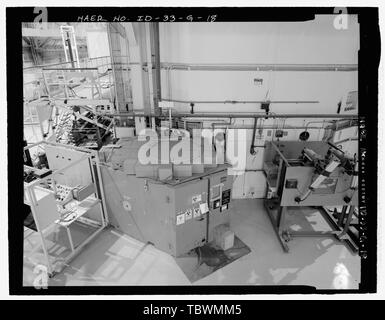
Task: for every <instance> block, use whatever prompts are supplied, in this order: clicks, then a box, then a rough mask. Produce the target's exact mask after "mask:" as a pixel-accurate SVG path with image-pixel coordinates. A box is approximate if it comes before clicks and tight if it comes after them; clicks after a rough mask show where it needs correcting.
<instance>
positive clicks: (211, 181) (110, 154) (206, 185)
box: [99, 137, 234, 257]
mask: <svg viewBox="0 0 385 320" xmlns="http://www.w3.org/2000/svg"><path fill="white" fill-rule="evenodd" d="M176 143H177V141H171V142H170V148H172V147H173V145H175V144H176ZM143 144H144V142H142V141H138V138H137V137H135V138H126V139H120V140H119V141H118V142H117V143H116V144H114V145H107V146H104V147H103V148H102V149H101V150H100V151H99V154H100V161H101V164H102V165H101V172H102V178H103V185H104V192H105V195H106V206H107V211H108V214H109V221H110V224H112V225H113V226H115V227H116V228H118V229H119V230H121V231H122V232H124V233H126V234H128V235H130V236H132V237H134V238H136V239H138V240H140V241H142V242H145V243H147V242H150V243H152V244H154V245H155V247H157V248H158V249H160V250H162V251H165V252H167V253H169V254H171V255H172V256H175V257H178V256H181V255H183V254H185V253H188V252H189V251H190V250H192V249H194V248H197V247H200V246H203V245H204V244H206V243H210V242H212V241H214V237H216V236H215V235H217V234H218V232H219V231H220V230H222V231H226V230H227V231H229V230H228V228H229V223H230V214H231V204H230V201H231V187H232V177H231V176H228V174H227V169H228V166H227V165H226V164H218V165H217V164H216V163H211V164H194V161H191V163H192V164H175V163H173V162H171V163H168V164H147V165H143V164H141V163H140V162H139V161H138V153H139V149H140V147H141V146H142V145H143ZM161 145H162V141H160V142H159V143H158V142H155V143H154V145H153V147H154V148H155V149H158V147H160V146H161ZM214 158H215V157H214ZM214 162H215V161H214ZM223 234H229V233H228V232H227V233H226V232H223ZM233 235H234V234H233ZM216 238H217V237H216ZM222 240H223V239H222ZM222 242H223V241H222ZM224 242H226V241H224ZM230 242H231V241H230ZM227 243H229V242H228V241H227ZM228 246H229V245H227V247H228ZM230 246H232V245H231V244H230Z"/></svg>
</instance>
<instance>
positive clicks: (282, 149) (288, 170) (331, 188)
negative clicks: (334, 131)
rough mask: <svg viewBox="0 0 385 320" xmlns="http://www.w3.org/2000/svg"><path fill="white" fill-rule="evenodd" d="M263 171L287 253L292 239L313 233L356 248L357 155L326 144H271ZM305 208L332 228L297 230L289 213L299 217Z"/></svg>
mask: <svg viewBox="0 0 385 320" xmlns="http://www.w3.org/2000/svg"><path fill="white" fill-rule="evenodd" d="M264 172H265V175H266V178H267V184H268V192H267V199H266V200H265V207H266V209H267V212H268V214H269V217H270V219H271V222H272V224H273V227H274V229H275V231H276V233H277V236H278V239H279V240H280V242H281V244H282V247H283V249H284V251H286V252H288V251H289V246H288V244H287V242H289V241H290V239H291V238H292V237H308V236H319V237H323V236H327V237H329V236H333V237H335V238H336V239H338V240H341V241H344V242H345V243H347V244H348V245H349V247H350V248H351V249H352V250H353V251H357V249H358V246H357V243H355V241H354V236H353V230H352V220H353V218H354V215H355V214H356V215H357V210H356V207H357V205H358V190H357V188H358V162H357V159H355V158H350V157H348V156H346V155H345V154H344V152H343V151H341V150H340V149H338V148H337V147H336V146H334V145H333V144H331V143H326V142H319V141H312V142H310V141H308V142H306V141H298V142H297V141H285V142H268V143H267V144H266V149H265V158H264ZM305 207H309V208H313V209H314V208H316V209H317V210H318V212H319V213H320V214H321V216H322V217H323V218H324V219H325V220H326V222H327V223H328V225H329V226H330V228H331V230H330V231H325V230H323V231H315V230H294V228H293V226H290V225H289V224H288V223H287V221H286V218H287V211H288V210H292V212H294V214H299V215H300V214H303V212H304V209H305ZM330 208H333V210H332V212H333V213H334V215H333V214H331V213H330V210H331V209H330ZM337 209H338V210H339V209H341V210H340V212H339V213H338V211H337ZM337 213H338V214H337Z"/></svg>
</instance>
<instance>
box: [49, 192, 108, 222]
mask: <svg viewBox="0 0 385 320" xmlns="http://www.w3.org/2000/svg"><path fill="white" fill-rule="evenodd" d="M75 202H77V203H76V205H75V206H73V210H74V212H72V213H69V215H68V218H66V220H60V219H58V220H56V221H55V223H56V224H58V225H60V226H62V227H65V228H68V227H69V226H70V225H71V224H72V223H74V222H75V221H76V220H78V219H79V218H80V217H82V216H83V215H84V214H86V213H87V212H88V211H89V210H91V209H92V208H93V207H94V206H95V205H97V204H99V203H100V202H101V201H100V200H99V199H96V198H94V197H88V198H87V199H85V200H83V201H82V202H78V201H76V200H75ZM67 219H68V221H67Z"/></svg>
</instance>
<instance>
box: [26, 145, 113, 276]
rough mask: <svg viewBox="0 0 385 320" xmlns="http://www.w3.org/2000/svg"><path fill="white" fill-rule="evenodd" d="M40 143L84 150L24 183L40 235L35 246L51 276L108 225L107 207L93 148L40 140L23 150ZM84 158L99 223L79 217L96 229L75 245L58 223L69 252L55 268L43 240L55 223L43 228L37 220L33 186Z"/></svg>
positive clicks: (67, 228)
mask: <svg viewBox="0 0 385 320" xmlns="http://www.w3.org/2000/svg"><path fill="white" fill-rule="evenodd" d="M41 144H47V145H52V146H58V147H62V148H66V149H72V150H76V151H82V152H84V157H82V158H80V159H79V160H77V161H74V162H73V163H71V164H69V165H68V166H65V167H63V168H61V169H59V170H56V171H54V172H53V173H51V174H50V175H48V176H46V177H44V178H42V179H38V180H35V181H32V182H31V183H24V192H25V193H26V194H27V195H28V199H29V202H28V203H26V204H28V205H29V206H30V207H31V212H32V215H33V218H34V220H35V224H36V228H37V232H38V234H39V236H40V240H41V243H40V245H38V246H37V248H38V247H40V246H41V247H42V248H43V252H44V256H45V260H46V264H47V265H46V267H47V272H48V275H49V277H53V276H54V275H55V274H57V273H59V272H61V271H62V270H63V269H64V268H65V266H66V264H68V263H69V262H70V261H71V260H72V259H73V258H74V257H76V256H77V255H78V254H79V253H80V252H81V250H82V249H83V248H84V246H86V245H87V244H88V243H90V242H91V241H92V240H93V239H94V238H95V237H96V236H97V235H99V234H100V232H101V231H102V230H103V229H104V228H105V227H106V226H107V225H108V218H107V210H106V208H107V207H106V204H105V198H104V192H103V187H102V186H101V185H100V184H101V183H102V180H101V175H100V170H99V158H98V154H97V152H95V151H93V150H89V149H85V148H80V147H73V146H70V145H63V144H58V143H53V142H48V141H40V142H38V143H35V144H32V145H30V146H27V147H25V148H24V150H27V149H30V148H32V147H36V146H38V145H41ZM86 160H88V161H89V165H90V173H91V176H92V179H93V182H94V183H95V186H97V188H96V190H95V195H96V197H97V199H98V201H97V202H96V203H95V205H96V204H98V205H99V206H100V217H101V223H100V224H99V223H96V222H95V221H93V220H92V221H89V220H91V219H88V218H87V219H86V218H85V219H81V222H82V223H84V224H86V225H90V226H92V227H94V228H96V230H95V231H94V232H93V233H92V234H91V235H90V236H88V237H87V238H86V239H85V240H84V241H83V242H82V243H81V244H79V245H78V246H76V247H75V246H74V244H73V240H72V235H71V231H70V230H69V225H68V226H67V227H66V226H62V225H61V224H58V225H59V226H62V227H65V228H66V232H67V235H68V239H69V242H70V247H71V253H70V254H69V255H68V256H67V257H66V258H65V259H64V263H63V264H62V265H61V267H60V269H59V270H56V269H55V266H53V264H52V262H51V259H50V255H49V253H48V248H47V244H46V240H45V233H46V232H47V231H49V230H50V229H51V228H52V226H54V225H55V223H52V224H51V225H49V226H48V227H46V228H45V229H44V230H43V229H42V228H41V227H40V225H39V221H38V219H37V210H36V206H37V200H36V195H35V190H34V188H35V187H36V186H37V185H38V184H40V183H41V182H43V181H47V180H48V179H49V178H52V177H54V176H56V175H58V174H60V173H62V172H64V171H66V170H67V169H69V168H71V167H72V166H74V165H76V164H78V163H80V162H81V161H86ZM53 187H54V189H55V188H56V187H55V185H54V186H53ZM98 187H99V188H98ZM75 220H76V221H78V218H76V219H75ZM79 221H80V220H79ZM74 222H75V221H74ZM71 223H72V222H71ZM37 248H34V249H33V251H34V250H36V249H37Z"/></svg>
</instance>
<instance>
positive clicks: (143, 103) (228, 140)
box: [3, 4, 383, 317]
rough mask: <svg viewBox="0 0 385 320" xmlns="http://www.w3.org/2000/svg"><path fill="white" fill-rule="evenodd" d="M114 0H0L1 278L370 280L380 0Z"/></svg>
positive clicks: (43, 291) (214, 282)
mask: <svg viewBox="0 0 385 320" xmlns="http://www.w3.org/2000/svg"><path fill="white" fill-rule="evenodd" d="M124 5H125V4H121V6H116V7H98V6H96V5H92V4H91V6H90V7H87V6H84V7H79V6H77V7H68V6H65V5H63V4H62V5H61V6H48V5H47V6H46V7H45V6H33V5H30V6H23V7H12V6H9V7H7V8H6V20H7V21H6V24H7V25H6V33H7V38H6V45H7V50H6V51H7V56H6V60H7V66H6V72H7V76H6V77H7V79H6V87H7V102H5V103H6V105H7V109H8V112H7V120H5V121H7V122H8V125H7V124H6V123H5V126H6V127H7V132H5V137H7V140H8V141H7V151H5V152H6V153H5V154H4V155H3V156H4V157H6V155H8V160H7V161H8V169H7V168H6V170H7V172H6V177H5V178H4V179H5V180H4V183H6V181H7V180H8V209H7V211H4V215H6V214H8V225H7V226H4V227H5V232H7V229H8V239H7V240H6V241H7V243H5V245H9V254H8V259H9V266H8V268H9V270H8V272H7V273H8V277H9V290H10V291H9V294H11V295H12V294H17V295H25V294H28V295H32V296H33V295H50V294H64V295H67V294H70V295H76V294H83V295H84V294H102V295H104V294H105V295H108V294H111V293H112V294H121V295H126V294H184V295H186V294H187V295H188V294H200V295H205V294H209V295H210V294H215V295H221V294H285V293H288V294H306V293H310V294H316V293H333V294H337V295H338V294H344V293H345V294H346V293H351V294H354V293H356V294H358V293H376V292H377V290H378V289H379V288H378V286H377V277H378V276H379V274H378V272H380V271H379V270H378V268H377V249H378V248H377V232H378V230H377V227H378V226H377V177H378V173H377V139H378V136H377V135H378V131H377V130H378V129H377V125H378V124H377V118H378V115H377V111H378V105H379V101H378V88H379V87H378V80H379V79H378V78H379V76H380V78H382V77H383V74H381V75H380V72H381V71H380V72H379V64H380V55H381V50H380V31H379V11H378V8H376V7H370V8H369V7H349V6H347V7H334V6H331V5H330V6H328V7H316V6H315V7H298V8H296V7H285V6H282V7H237V6H235V5H234V6H233V7H232V6H228V7H223V6H222V7H221V6H220V7H189V6H188V5H186V6H183V7H182V6H176V7H124ZM254 5H257V4H254ZM21 154H22V155H23V159H21ZM4 161H5V160H4ZM380 165H381V164H380ZM380 165H379V166H380ZM21 172H23V177H22V178H21ZM21 179H22V180H21ZM21 185H23V189H22V188H21ZM5 187H6V186H5ZM378 195H379V197H381V193H379V194H378ZM4 210H5V209H4ZM6 212H7V213H6ZM378 213H380V211H379V212H378ZM8 241H9V243H8ZM148 307H149V308H148V309H146V312H148V313H146V312H143V313H144V314H151V312H152V314H153V315H156V314H160V313H157V312H160V310H161V309H159V310H158V309H157V308H156V307H154V306H153V305H151V307H150V306H148ZM170 310H171V311H170V312H171V313H172V312H174V311H173V309H172V308H171V309H170ZM188 310H190V311H191V312H192V310H193V309H191V308H189V309H187V307H186V310H185V312H187V311H188ZM194 310H196V309H194ZM221 310H222V309H221ZM223 310H225V311H224V312H225V313H226V312H228V313H230V314H234V315H235V314H238V313H237V312H238V309H237V308H235V307H234V306H232V307H231V309H228V308H227V306H226V308H225V309H223ZM223 310H222V311H223ZM180 311H183V310H179V311H177V309H175V312H180ZM222 311H221V312H222ZM239 311H240V309H239ZM175 312H174V313H175ZM199 312H200V313H201V312H203V311H202V310H199ZM171 313H170V314H171ZM170 314H169V316H170ZM170 317H173V314H171V316H170Z"/></svg>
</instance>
